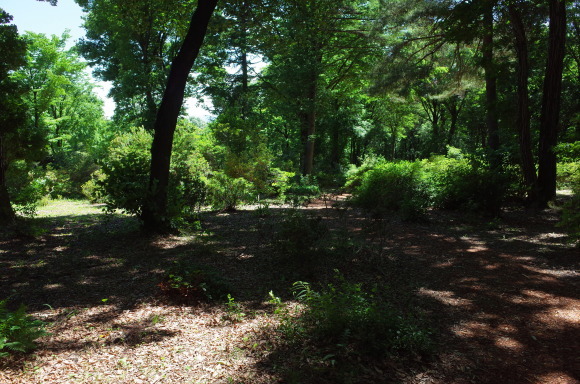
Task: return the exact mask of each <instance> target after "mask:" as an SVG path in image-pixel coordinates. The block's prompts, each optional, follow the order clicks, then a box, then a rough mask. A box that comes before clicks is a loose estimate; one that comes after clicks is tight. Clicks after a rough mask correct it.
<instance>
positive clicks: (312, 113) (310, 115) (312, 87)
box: [302, 72, 318, 176]
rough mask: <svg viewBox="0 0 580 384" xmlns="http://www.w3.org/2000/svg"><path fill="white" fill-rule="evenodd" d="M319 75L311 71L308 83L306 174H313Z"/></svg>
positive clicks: (305, 129) (305, 131) (303, 172)
mask: <svg viewBox="0 0 580 384" xmlns="http://www.w3.org/2000/svg"><path fill="white" fill-rule="evenodd" d="M317 82H318V76H317V74H316V73H315V72H312V73H311V77H310V81H309V83H310V84H309V85H308V95H307V98H306V99H307V102H308V107H307V108H308V111H307V112H306V113H305V118H304V119H303V124H304V127H303V128H302V129H303V133H304V134H303V140H304V156H303V159H304V160H303V164H302V166H303V168H302V174H303V175H304V176H306V175H311V174H312V169H313V167H314V141H315V138H314V134H315V133H316V94H317Z"/></svg>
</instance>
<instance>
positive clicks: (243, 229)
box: [0, 200, 580, 384]
mask: <svg viewBox="0 0 580 384" xmlns="http://www.w3.org/2000/svg"><path fill="white" fill-rule="evenodd" d="M332 203H333V202H332V201H324V200H320V201H316V202H313V203H312V204H310V205H309V206H308V207H306V208H302V209H301V211H302V212H303V213H304V214H306V215H309V217H312V218H318V217H320V220H319V221H318V223H319V228H324V231H322V232H321V233H320V237H321V239H320V241H319V242H317V243H316V250H318V251H320V252H313V253H312V254H311V255H310V256H309V257H308V258H303V259H299V260H293V259H292V257H294V256H288V254H286V255H284V249H283V247H284V246H287V245H288V242H287V241H286V240H287V239H284V238H282V237H281V236H280V228H281V227H283V221H284V220H285V218H286V217H288V213H287V211H288V208H281V207H270V208H261V209H259V210H255V209H246V210H240V211H237V212H229V213H216V212H206V213H204V214H203V217H202V229H203V231H202V232H192V233H191V234H190V235H182V236H175V237H164V238H155V239H150V238H147V237H144V236H142V235H141V234H140V232H139V230H138V224H137V223H136V222H135V220H134V219H132V218H129V217H126V216H122V215H117V216H105V215H103V214H101V211H100V208H99V207H96V206H90V205H88V204H86V203H82V202H64V201H63V202H54V203H52V204H51V205H49V206H47V207H45V208H44V209H42V210H41V211H40V212H39V217H37V218H35V219H33V220H29V221H28V222H27V223H26V225H20V226H19V227H16V228H10V229H5V230H3V231H2V233H1V234H0V297H7V296H10V298H11V302H12V303H14V304H16V303H20V302H23V303H25V304H26V305H27V306H28V308H29V312H30V313H31V314H32V315H33V316H34V317H36V318H39V319H42V320H43V321H45V322H47V323H48V324H49V326H48V331H49V332H50V333H51V335H49V336H46V337H44V338H42V339H40V340H39V341H38V349H37V350H36V351H35V352H34V353H32V354H30V355H25V356H16V357H13V358H9V359H6V360H4V361H3V362H0V382H1V383H276V382H279V383H286V382H296V383H340V382H344V383H391V382H393V383H458V384H459V383H538V384H540V383H550V384H555V383H579V382H580V360H579V359H578V356H580V355H579V354H578V351H580V298H579V292H580V291H579V289H578V269H577V268H578V260H579V258H578V257H579V252H578V248H574V246H573V245H571V244H569V243H567V237H566V236H565V235H564V234H563V233H562V232H561V230H560V229H559V228H557V227H556V225H555V224H556V222H557V212H556V210H550V211H546V212H543V213H541V214H537V215H529V214H526V213H524V212H521V211H519V210H511V211H507V212H504V214H503V217H502V219H501V220H494V221H488V220H484V219H481V218H479V217H471V216H464V215H461V214H460V213H457V212H455V213H453V212H431V213H429V220H428V221H427V222H425V223H420V224H412V223H403V222H401V221H399V220H398V219H396V218H382V219H378V218H373V217H369V216H366V215H365V214H364V213H363V212H360V211H357V210H355V209H350V208H349V209H345V208H344V207H343V206H342V205H340V204H338V205H337V204H334V205H333V204H332ZM316 250H315V251H316ZM184 257H185V258H187V259H188V260H192V261H195V262H196V263H199V264H203V265H209V266H212V267H213V268H215V270H217V271H218V273H219V275H220V276H221V277H222V278H223V280H224V281H225V282H227V284H228V285H229V287H231V295H232V296H233V297H234V298H235V302H236V303H239V304H240V308H238V309H237V310H235V311H233V312H232V310H231V309H230V310H229V311H228V309H227V307H226V306H225V305H224V304H223V303H220V302H218V303H203V304H195V305H193V304H189V305H183V304H177V303H174V302H172V301H169V300H168V299H167V298H166V297H164V296H163V295H162V294H161V293H160V290H159V287H158V284H159V283H160V282H161V281H162V279H163V276H164V274H165V271H166V270H167V268H169V267H170V266H171V265H172V264H173V261H174V260H176V259H178V258H184ZM336 269H338V270H339V271H340V272H341V273H342V274H343V275H344V276H345V278H346V279H348V280H349V281H353V282H361V283H363V284H364V286H366V287H370V286H376V287H377V288H378V290H379V293H380V295H381V297H383V298H384V300H389V301H391V302H392V303H393V305H394V306H396V307H397V308H400V309H401V310H402V311H409V312H412V313H413V314H414V315H416V316H418V317H419V318H420V319H421V321H422V323H424V325H425V327H426V328H429V329H431V330H432V335H433V338H434V341H435V348H434V349H433V352H432V353H431V354H428V355H425V356H423V355H421V356H420V355H416V354H411V355H405V356H390V357H380V358H379V357H376V358H373V357H372V356H371V357H368V356H362V357H361V356H358V357H357V355H356V354H355V355H352V356H354V357H353V359H352V361H343V360H340V359H339V360H334V359H331V358H327V357H328V356H331V354H328V353H327V352H328V351H324V356H323V355H322V354H320V353H318V352H319V351H317V350H316V346H315V345H313V346H306V347H304V345H303V346H302V347H301V348H296V347H292V345H288V344H287V343H285V342H284V340H282V339H281V338H280V334H279V332H277V331H276V328H277V326H278V325H279V322H280V316H279V315H277V314H275V313H274V307H273V306H272V305H271V304H269V303H268V301H267V300H268V292H269V291H273V292H274V293H275V294H276V295H277V296H280V297H281V299H282V300H283V301H284V302H286V303H288V304H289V305H294V301H293V297H292V294H291V292H290V287H291V285H292V283H293V282H294V281H298V280H303V281H309V282H311V283H313V284H325V283H327V282H330V281H332V276H333V275H334V274H335V273H336V272H335V270H336ZM330 352H332V351H330Z"/></svg>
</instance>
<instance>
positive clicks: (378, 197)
mask: <svg viewBox="0 0 580 384" xmlns="http://www.w3.org/2000/svg"><path fill="white" fill-rule="evenodd" d="M353 195H354V199H353V201H354V203H355V204H357V205H359V206H361V207H362V208H365V209H367V210H369V211H371V212H374V213H375V214H378V215H381V216H382V215H387V214H391V213H398V214H400V215H401V217H402V218H403V219H405V220H418V219H421V218H422V217H423V215H424V212H425V209H426V207H427V206H428V205H429V195H428V193H427V189H426V185H425V184H424V182H423V180H422V178H421V164H420V163H413V162H409V161H401V162H397V163H388V162H382V163H379V164H377V165H376V166H375V167H373V168H372V169H370V170H369V171H367V172H366V173H364V175H363V176H362V181H361V185H360V186H359V187H358V188H356V190H355V191H354V194H353Z"/></svg>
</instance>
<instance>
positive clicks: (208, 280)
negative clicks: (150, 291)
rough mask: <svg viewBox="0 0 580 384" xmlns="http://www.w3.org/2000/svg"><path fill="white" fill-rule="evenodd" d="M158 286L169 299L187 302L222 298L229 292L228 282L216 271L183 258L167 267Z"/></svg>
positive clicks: (192, 302)
mask: <svg viewBox="0 0 580 384" xmlns="http://www.w3.org/2000/svg"><path fill="white" fill-rule="evenodd" d="M158 287H159V288H160V289H161V292H162V293H163V294H164V295H165V296H167V297H168V298H170V299H171V300H173V301H177V302H183V303H189V304H195V303H198V302H201V301H218V300H224V299H225V298H226V297H227V295H228V292H229V286H228V284H227V283H226V282H225V281H224V280H223V279H222V278H221V276H220V275H219V273H218V272H217V271H215V270H214V269H212V268H210V267H208V266H205V265H200V264H196V263H193V262H191V261H189V260H185V259H183V260H178V261H175V262H174V263H173V265H171V267H169V268H168V269H167V271H166V273H165V277H164V278H163V280H162V281H161V282H160V283H159V284H158Z"/></svg>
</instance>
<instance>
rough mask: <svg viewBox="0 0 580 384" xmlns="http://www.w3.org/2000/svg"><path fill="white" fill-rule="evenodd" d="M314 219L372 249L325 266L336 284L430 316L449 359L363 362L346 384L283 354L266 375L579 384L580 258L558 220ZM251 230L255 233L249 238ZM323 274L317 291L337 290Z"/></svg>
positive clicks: (265, 363)
mask: <svg viewBox="0 0 580 384" xmlns="http://www.w3.org/2000/svg"><path fill="white" fill-rule="evenodd" d="M237 214H238V215H243V214H242V213H237ZM309 214H311V215H315V216H320V217H323V218H324V219H325V220H326V223H327V225H328V226H329V227H331V229H333V230H334V231H337V232H335V233H341V232H340V230H341V229H340V228H337V227H340V225H345V226H346V227H347V228H348V233H349V235H352V236H356V237H358V239H359V240H361V241H360V243H358V244H355V245H354V246H352V247H351V248H350V250H351V254H350V257H348V258H345V257H344V256H343V255H337V258H336V259H335V260H329V259H328V258H326V259H324V260H320V261H321V263H322V264H323V266H324V267H325V268H326V270H327V274H326V276H328V275H329V274H331V273H332V272H331V270H332V269H333V268H335V267H336V268H341V271H342V272H343V273H344V274H345V275H346V276H347V278H348V279H350V280H352V281H361V282H364V283H367V287H370V286H372V285H373V284H378V287H384V291H383V292H381V294H382V295H383V296H384V297H385V299H387V300H389V301H391V302H393V303H395V304H396V305H398V307H399V308H401V309H403V310H405V309H407V310H409V309H412V310H417V311H419V312H421V313H422V314H423V317H424V318H425V323H426V324H425V325H426V326H428V327H432V328H433V329H435V330H436V332H435V334H436V335H437V336H436V339H437V341H438V344H439V348H438V352H437V353H436V354H435V357H434V359H435V360H434V361H431V362H427V363H424V364H418V365H417V364H416V362H414V361H412V360H411V361H409V360H404V361H403V363H400V362H397V361H396V360H391V361H388V359H387V360H381V359H377V360H372V361H367V362H365V361H364V360H363V361H359V363H360V364H358V365H357V367H356V369H355V370H353V371H350V376H349V375H348V374H347V375H345V376H343V377H342V378H337V377H335V376H333V375H329V372H333V370H334V371H335V372H336V371H337V369H336V368H334V367H331V366H328V364H327V365H324V364H322V365H321V364H317V365H313V364H310V363H308V358H307V357H304V358H303V359H302V360H300V358H298V359H293V358H289V356H296V355H300V354H301V351H296V350H292V348H291V347H290V346H288V345H285V344H283V343H282V344H280V345H278V346H275V347H274V349H273V351H271V352H270V353H268V354H267V357H265V358H262V359H259V362H258V363H257V365H256V369H258V370H263V371H264V372H265V373H266V374H267V376H268V377H271V376H272V375H276V374H277V375H278V376H277V377H278V379H279V381H280V382H302V383H305V382H307V383H323V382H354V383H358V382H360V383H363V382H438V383H450V382H457V383H459V382H477V383H499V382H501V383H523V382H531V383H546V382H550V383H576V382H580V361H579V360H578V358H577V351H578V350H580V340H579V338H578V335H579V334H580V298H579V297H578V292H579V290H578V283H579V281H578V274H577V267H578V261H579V260H578V252H577V249H575V248H574V247H573V246H571V245H569V244H566V242H565V235H563V234H562V233H561V232H560V231H559V230H558V229H557V228H555V227H554V223H555V220H553V219H552V218H551V217H550V218H546V217H541V216H533V217H529V216H526V215H523V214H521V213H517V212H516V213H514V214H507V215H505V217H504V219H503V220H502V221H499V222H493V223H485V222H484V223H481V222H477V220H473V219H471V220H470V221H467V222H463V221H462V220H461V216H460V215H453V214H451V215H449V214H448V213H433V215H432V217H431V220H430V223H429V224H406V223H401V222H399V221H397V220H394V219H393V220H371V219H370V218H365V217H364V216H362V215H361V213H360V212H354V211H349V213H347V214H344V213H338V212H336V211H333V210H331V209H326V208H322V209H318V210H316V209H315V210H312V209H311V210H309ZM339 214H340V215H341V216H340V217H339ZM341 220H342V223H343V224H339V221H341ZM240 221H242V220H241V219H240ZM227 225H228V223H227V222H226V221H220V220H215V221H213V227H212V228H215V229H216V232H218V231H219V232H220V233H223V232H227V231H228V230H229V231H231V232H235V231H236V229H235V228H236V227H235V225H234V226H232V227H227ZM224 227H226V228H224ZM250 230H251V227H250V226H246V227H245V228H244V235H243V236H241V238H245V237H246V234H247V233H248V231H250ZM331 233H332V232H331ZM227 239H228V241H229V242H230V244H229V246H230V247H231V248H233V249H235V248H236V247H238V246H240V244H239V243H236V242H235V239H236V236H235V235H234V234H232V235H230V236H227ZM245 252H247V253H251V252H248V250H247V249H246V250H245ZM266 257H268V255H267V254H265V255H261V256H260V253H259V252H257V251H256V252H255V254H254V255H253V256H252V257H246V259H245V260H251V259H252V258H255V259H256V263H254V264H253V265H254V267H256V268H258V267H259V266H260V265H261V266H262V267H264V265H265V264H264V260H266ZM261 258H262V260H261V261H258V260H260V259H261ZM234 259H237V260H238V263H241V261H240V260H239V259H240V258H239V257H237V258H232V260H234ZM238 265H239V264H238ZM274 265H276V264H275V263H274ZM272 271H275V272H273V274H276V273H278V272H279V271H277V270H276V269H273V270H272ZM321 271H322V270H319V271H317V272H318V273H317V274H316V280H313V281H312V280H311V282H323V281H326V280H325V279H326V278H325V277H324V276H323V275H321V274H320V273H319V272H321ZM258 273H259V272H258ZM260 281H261V282H263V281H262V280H260ZM269 283H270V285H267V284H260V286H262V289H266V288H267V287H269V286H271V285H272V283H274V281H270V282H269ZM284 283H286V284H287V285H286V286H288V285H289V284H288V283H290V282H289V281H285V282H281V284H279V286H280V288H281V287H282V286H283V284H284ZM339 364H340V363H339ZM401 364H403V365H404V366H405V367H404V368H402V367H401ZM413 365H414V367H413ZM417 366H419V367H420V368H418V367H417ZM353 369H354V368H353ZM401 369H403V370H405V372H406V375H407V376H406V377H402V375H401V374H400V371H401ZM341 372H342V373H344V371H341ZM348 372H349V371H347V373H348ZM337 380H338V381H337ZM369 380H370V381H369ZM421 380H430V381H421Z"/></svg>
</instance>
